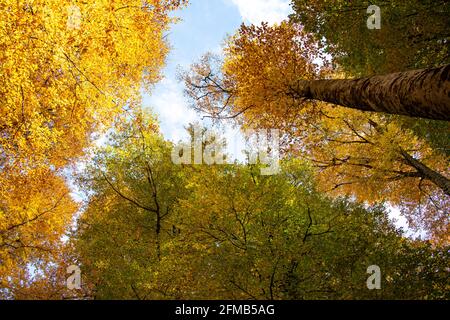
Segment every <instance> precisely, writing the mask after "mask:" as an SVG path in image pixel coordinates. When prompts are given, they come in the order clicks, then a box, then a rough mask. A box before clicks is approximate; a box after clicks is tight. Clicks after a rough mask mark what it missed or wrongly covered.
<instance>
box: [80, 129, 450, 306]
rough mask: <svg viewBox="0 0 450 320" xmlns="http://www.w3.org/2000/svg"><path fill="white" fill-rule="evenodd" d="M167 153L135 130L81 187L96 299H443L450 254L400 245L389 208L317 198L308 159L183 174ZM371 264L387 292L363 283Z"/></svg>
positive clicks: (87, 272) (86, 258)
mask: <svg viewBox="0 0 450 320" xmlns="http://www.w3.org/2000/svg"><path fill="white" fill-rule="evenodd" d="M136 129H137V130H136ZM135 134H139V135H137V136H135ZM143 137H144V138H143ZM169 146H170V144H169V143H167V142H165V141H164V140H163V139H162V138H161V137H160V136H159V134H158V133H157V132H156V131H155V130H153V129H149V128H142V123H139V124H138V125H137V126H136V124H131V127H125V130H124V131H123V132H122V133H120V134H119V135H115V139H114V142H113V143H112V145H109V146H105V147H102V148H100V150H99V151H98V152H97V153H96V157H95V161H94V163H93V164H92V165H90V166H89V167H88V168H87V169H86V172H85V174H84V175H83V178H82V179H80V183H81V185H82V186H84V187H87V186H89V189H90V190H91V191H92V193H91V196H90V199H89V202H88V204H87V208H86V211H85V213H84V214H83V216H82V218H81V220H80V230H79V232H78V235H77V238H76V240H75V245H76V247H77V251H78V254H79V260H80V262H81V263H82V270H83V274H84V277H86V278H87V279H86V280H85V283H88V284H89V285H90V290H91V294H92V296H93V297H95V298H96V299H119V298H120V299H219V298H221V299H355V298H357V299H373V298H375V299H403V298H413V299H427V298H444V297H445V294H446V293H445V292H446V291H445V289H446V287H445V286H446V278H445V276H446V275H447V272H446V271H445V268H446V263H445V262H446V261H447V259H448V256H447V255H448V253H447V251H445V250H444V251H440V250H438V249H436V248H431V247H430V246H429V245H427V244H424V243H421V242H415V241H411V240H406V239H404V238H403V237H402V235H401V233H399V232H398V231H396V230H395V228H394V227H393V226H392V225H391V223H390V221H389V219H388V218H387V214H386V211H385V210H384V209H383V208H382V207H372V208H366V207H363V206H361V205H358V204H356V203H354V202H353V201H351V200H350V199H343V198H341V199H337V200H331V199H329V198H327V197H325V196H324V195H322V194H320V193H318V192H317V191H316V189H315V186H314V185H313V184H312V182H311V181H312V179H311V173H310V168H309V166H308V165H307V164H306V163H303V162H301V161H298V160H290V161H287V162H286V163H284V164H283V173H282V174H280V175H276V176H260V175H259V173H260V168H259V167H258V166H256V165H239V164H233V165H223V166H201V167H200V166H176V165H174V164H172V162H171V161H170V159H169V157H170V148H169ZM148 165H149V166H150V167H151V170H152V172H153V175H152V176H151V180H149V175H148V168H147V166H148ZM108 181H109V182H108ZM152 181H153V182H152ZM153 185H154V186H155V187H156V188H155V189H156V196H155V191H154V190H155V189H153V187H152V186H153ZM157 203H158V205H157ZM158 206H159V207H160V209H161V210H162V212H164V215H163V216H164V217H163V219H162V221H161V231H160V233H158V232H157V222H156V219H157V208H158ZM152 210H153V211H152ZM418 261H420V265H419V264H418ZM370 265H379V266H380V267H381V269H382V272H383V273H382V277H383V281H382V290H374V291H370V290H368V289H367V287H366V280H367V278H368V276H369V275H368V274H367V273H366V270H367V268H368V267H369V266H370Z"/></svg>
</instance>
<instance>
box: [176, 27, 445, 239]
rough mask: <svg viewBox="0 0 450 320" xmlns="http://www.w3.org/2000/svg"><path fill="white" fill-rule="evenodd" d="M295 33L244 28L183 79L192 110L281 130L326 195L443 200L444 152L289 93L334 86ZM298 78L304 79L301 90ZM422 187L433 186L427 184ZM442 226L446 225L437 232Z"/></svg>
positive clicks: (307, 40) (381, 122)
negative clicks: (317, 175)
mask: <svg viewBox="0 0 450 320" xmlns="http://www.w3.org/2000/svg"><path fill="white" fill-rule="evenodd" d="M298 28H299V27H298V26H295V25H292V24H288V23H283V24H281V25H280V26H275V27H268V26H267V25H263V26H261V27H255V26H250V27H246V26H242V27H241V30H240V31H239V33H238V34H237V35H235V36H234V37H232V38H231V39H230V40H229V43H228V45H227V46H226V47H225V58H224V61H223V62H222V61H221V60H220V59H217V58H216V57H214V56H212V55H206V56H205V57H204V58H203V59H202V60H201V61H200V62H199V63H197V64H195V65H193V67H192V69H191V71H190V72H186V73H184V74H183V75H182V76H183V79H184V81H185V83H186V93H187V95H188V97H190V98H191V100H192V102H193V103H192V104H193V107H194V108H195V109H196V110H198V111H200V112H201V113H203V114H205V115H207V116H210V117H212V118H214V119H216V120H224V119H234V120H236V121H237V122H238V123H239V124H241V125H243V126H244V127H258V128H278V129H281V130H282V131H283V132H284V133H285V135H284V138H283V141H282V143H283V145H284V149H285V150H284V151H285V154H286V155H289V153H290V152H291V151H292V150H294V155H296V156H301V157H307V158H308V159H310V160H312V161H313V163H315V164H316V166H317V167H318V169H319V171H318V172H319V173H320V176H321V177H322V178H320V181H322V182H323V184H322V187H323V189H324V190H325V191H331V190H333V191H335V192H339V194H349V193H353V194H355V193H356V195H357V196H358V197H361V198H360V199H361V200H364V201H380V200H386V201H392V202H393V203H394V204H400V203H409V204H412V203H414V204H415V205H416V207H418V208H419V207H421V206H422V205H423V203H424V202H428V201H431V202H435V199H436V198H438V199H442V197H444V198H445V197H446V195H447V194H448V185H449V180H448V178H447V176H446V170H447V167H448V165H447V163H448V160H447V157H446V155H445V154H442V153H441V152H435V151H434V150H432V149H431V148H430V144H429V143H428V142H427V141H424V139H422V138H420V137H418V136H417V135H416V134H414V132H411V130H409V129H407V127H406V126H404V125H402V122H401V121H397V118H395V117H388V116H386V115H384V114H376V113H367V112H360V111H359V110H350V109H343V108H334V107H331V106H329V105H327V104H325V103H323V102H320V101H310V100H307V99H306V101H305V99H304V98H302V95H299V96H296V95H295V94H294V92H295V91H296V90H297V89H296V88H301V87H302V83H303V84H304V83H321V81H323V83H327V81H329V82H328V83H334V80H315V79H316V78H323V77H327V78H334V77H338V76H340V75H336V74H335V73H334V74H333V72H332V71H331V69H330V68H329V66H328V65H324V66H323V67H322V68H319V66H318V65H317V64H314V63H312V62H313V61H317V59H318V58H323V53H322V52H321V49H320V47H318V46H317V45H316V44H315V42H314V40H313V39H311V37H310V36H308V35H307V34H305V33H303V32H302V31H301V30H299V29H298ZM325 61H326V60H325ZM299 75H303V76H304V79H303V80H301V81H300V86H299V85H298V83H299V81H298V77H299ZM308 81H309V82H308ZM336 81H337V83H346V82H347V83H348V82H352V81H353V82H355V83H357V82H358V81H357V80H348V81H347V80H336ZM327 90H329V89H327ZM332 93H337V91H332V90H330V95H331V94H332ZM449 105H450V104H449ZM388 125H389V128H387V127H386V126H388ZM387 151H388V152H387ZM422 169H424V170H422ZM324 173H325V174H324ZM412 182H413V184H412ZM424 182H425V183H426V184H428V183H429V182H431V183H432V184H434V186H431V188H430V186H427V187H425V185H424ZM411 185H413V186H414V189H413V190H412V189H411V188H410V187H409V186H411ZM384 186H385V187H384ZM406 186H408V188H407V189H408V191H406V192H405V190H404V188H405V187H406ZM367 191H370V192H367ZM410 191H411V192H410ZM442 193H443V194H442ZM402 195H403V196H402ZM431 198H432V199H433V200H430V199H431ZM444 201H445V200H444ZM442 204H443V203H441V204H440V205H439V207H441V208H440V209H439V210H438V212H440V213H436V211H435V210H431V211H430V217H429V220H428V221H432V220H434V221H440V222H442V221H444V222H445V221H446V219H444V220H443V219H442V217H445V214H443V212H445V207H446V205H443V206H442ZM444 204H445V202H444ZM442 208H443V209H442ZM414 211H415V210H412V211H411V212H414ZM432 213H436V215H434V214H432ZM420 216H421V217H422V215H420ZM436 217H440V218H439V219H435V218H436ZM434 225H436V224H434ZM447 226H448V222H445V223H444V224H443V227H442V230H441V231H440V232H439V233H440V234H441V235H442V234H444V235H445V232H446V230H447Z"/></svg>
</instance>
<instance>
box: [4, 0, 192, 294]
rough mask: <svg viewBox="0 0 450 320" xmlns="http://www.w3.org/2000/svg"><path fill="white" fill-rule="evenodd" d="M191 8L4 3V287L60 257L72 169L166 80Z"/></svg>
mask: <svg viewBox="0 0 450 320" xmlns="http://www.w3.org/2000/svg"><path fill="white" fill-rule="evenodd" d="M185 3H186V1H180V0H157V1H150V2H148V1H146V2H142V1H137V0H136V1H134V0H131V1H126V3H118V2H116V1H101V2H98V1H91V0H90V1H84V2H77V4H76V5H71V6H70V5H67V4H66V3H64V6H62V2H61V1H57V0H51V1H41V0H38V1H23V0H20V1H14V2H11V1H5V0H1V1H0V14H1V16H2V19H1V22H0V25H1V27H0V62H1V63H0V84H1V85H0V97H1V108H0V261H1V263H0V265H1V267H0V269H1V270H0V283H1V285H2V287H3V286H5V287H6V288H8V287H10V282H14V283H15V286H18V285H19V284H20V283H25V282H26V281H25V280H24V279H23V277H22V276H23V275H25V274H26V272H22V273H20V277H19V278H15V275H18V276H19V273H17V272H16V271H17V268H23V269H26V268H27V266H31V265H32V264H33V263H35V262H36V259H37V260H39V259H40V257H44V256H47V258H46V259H50V258H49V256H50V255H49V254H48V253H49V251H55V250H57V248H58V246H59V245H60V238H61V237H62V236H63V235H64V234H65V232H66V231H67V230H68V229H69V228H70V223H71V217H72V216H73V215H74V214H75V213H76V211H77V206H76V205H75V203H74V202H73V200H71V198H70V195H69V189H68V187H67V186H66V185H65V180H64V176H65V172H64V169H65V168H66V167H67V166H68V165H71V164H73V162H74V161H75V160H76V159H77V158H78V157H80V156H82V155H83V152H84V149H85V148H87V147H88V146H89V145H90V143H91V142H92V140H93V139H95V137H96V135H95V134H94V133H96V134H101V133H102V132H104V131H105V130H107V129H108V127H109V126H110V125H111V123H112V121H113V120H114V119H115V118H116V117H117V116H118V115H119V114H121V113H123V112H124V111H125V110H129V109H132V108H134V107H135V106H136V105H137V104H138V103H139V102H140V90H141V88H142V85H144V86H145V88H146V89H150V87H151V86H152V85H153V84H154V83H156V82H157V81H158V80H159V79H160V70H161V68H162V67H163V65H164V60H165V57H166V55H167V52H168V44H167V42H166V40H165V33H166V31H167V30H168V27H169V24H170V23H171V22H173V21H175V19H173V18H171V17H169V14H170V13H171V12H172V11H173V10H175V9H177V8H178V7H180V6H182V5H183V4H185ZM44 213H45V214H44ZM13 275H14V276H13ZM21 281H22V282H21Z"/></svg>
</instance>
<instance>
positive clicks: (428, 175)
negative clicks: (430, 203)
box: [401, 150, 450, 196]
mask: <svg viewBox="0 0 450 320" xmlns="http://www.w3.org/2000/svg"><path fill="white" fill-rule="evenodd" d="M401 155H402V156H403V158H404V159H405V160H406V162H408V164H409V165H410V166H412V167H414V169H416V170H417V171H418V172H419V173H420V174H421V175H422V177H423V178H425V179H427V180H429V181H431V182H433V183H434V184H435V185H436V186H438V187H439V188H441V189H442V191H444V193H445V194H446V195H447V196H450V180H449V179H447V178H446V177H445V176H443V175H442V174H440V173H439V172H436V171H434V170H433V169H430V168H429V167H428V166H426V165H425V164H423V163H422V162H420V161H419V160H416V159H415V158H413V157H412V156H411V155H410V154H409V153H407V152H405V151H403V150H402V151H401Z"/></svg>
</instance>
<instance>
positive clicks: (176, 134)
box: [143, 0, 291, 144]
mask: <svg viewBox="0 0 450 320" xmlns="http://www.w3.org/2000/svg"><path fill="white" fill-rule="evenodd" d="M290 10H291V9H290V1H289V0H191V3H190V4H189V6H188V7H186V8H184V9H182V10H180V11H178V12H177V14H176V16H178V17H179V18H181V21H180V22H178V23H177V24H175V25H173V26H172V28H171V30H170V32H169V42H170V44H171V46H172V50H171V52H170V54H169V57H168V59H167V66H166V68H165V70H164V76H165V78H164V79H163V80H162V81H161V82H160V83H158V84H157V85H156V87H155V89H154V90H153V91H152V92H151V93H150V94H149V95H148V94H147V95H145V96H144V102H143V103H144V106H145V107H150V108H152V109H153V110H154V111H155V112H156V113H157V114H158V117H159V120H160V124H161V130H162V132H163V134H164V136H165V137H166V138H167V139H170V140H172V141H174V142H178V141H179V140H183V139H185V138H186V133H185V130H184V127H185V126H186V125H187V124H189V123H192V122H196V121H199V122H200V118H199V117H198V116H197V115H196V114H195V112H194V111H192V110H190V109H189V108H188V101H187V100H186V98H185V97H184V96H183V86H182V84H181V83H179V82H178V80H177V68H178V67H182V68H185V69H186V68H188V67H189V66H190V65H191V64H192V63H194V62H196V61H198V59H199V58H200V57H201V56H202V55H203V54H205V53H206V52H208V51H211V52H220V49H221V44H222V43H223V41H224V40H225V38H226V37H227V35H231V34H234V33H235V32H236V30H237V29H238V28H239V26H240V25H241V24H242V23H243V22H245V23H247V24H249V23H254V24H259V23H261V22H262V21H266V22H269V23H277V22H280V21H282V20H283V19H286V18H287V16H288V14H289V13H290V12H291V11H290ZM229 130H231V129H229ZM230 135H231V133H228V136H230ZM230 144H231V142H230Z"/></svg>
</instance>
